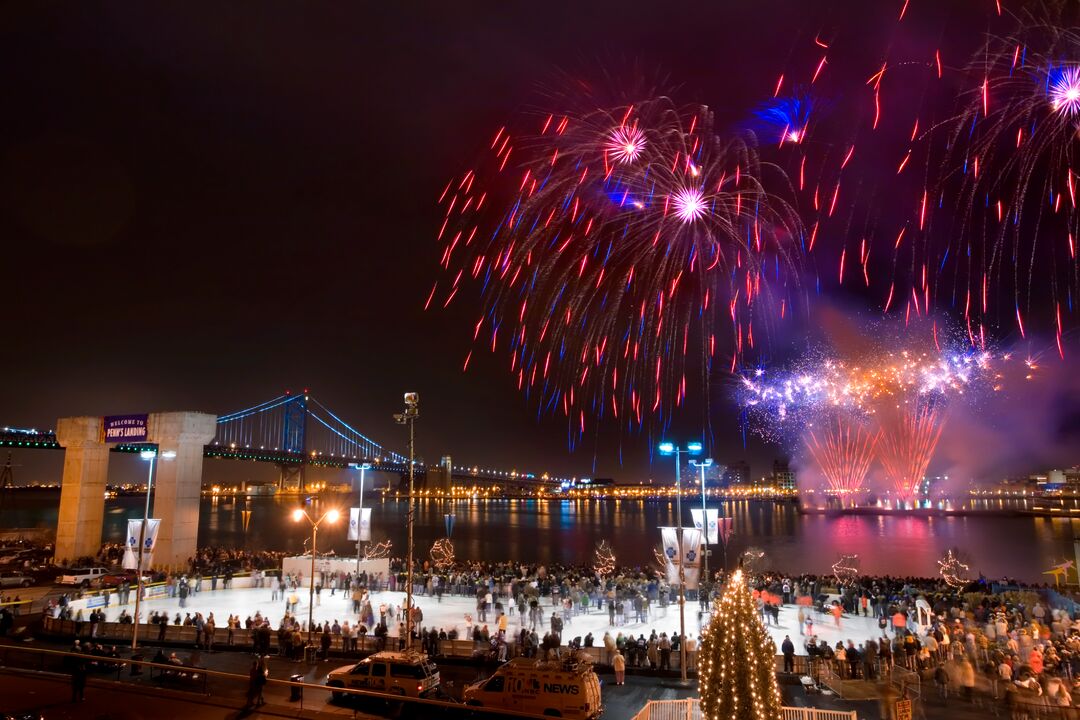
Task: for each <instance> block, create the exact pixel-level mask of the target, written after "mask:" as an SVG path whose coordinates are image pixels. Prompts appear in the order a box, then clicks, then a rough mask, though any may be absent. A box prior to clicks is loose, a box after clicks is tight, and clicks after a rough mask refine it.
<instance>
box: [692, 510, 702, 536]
mask: <svg viewBox="0 0 1080 720" xmlns="http://www.w3.org/2000/svg"><path fill="white" fill-rule="evenodd" d="M690 517H692V518H693V519H694V527H695V528H697V529H698V530H699V531H702V530H704V529H705V511H704V510H702V509H701V508H690Z"/></svg>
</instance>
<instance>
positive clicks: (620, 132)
mask: <svg viewBox="0 0 1080 720" xmlns="http://www.w3.org/2000/svg"><path fill="white" fill-rule="evenodd" d="M645 143H646V140H645V134H644V133H643V132H641V130H639V129H638V128H636V127H625V126H622V125H620V126H619V127H617V128H615V129H614V130H612V131H611V135H609V136H608V141H607V144H606V145H605V147H606V148H607V151H608V155H609V156H610V157H611V158H612V159H613V160H615V162H619V163H632V162H634V161H635V160H637V159H638V157H640V155H641V152H642V151H643V150H644V149H645Z"/></svg>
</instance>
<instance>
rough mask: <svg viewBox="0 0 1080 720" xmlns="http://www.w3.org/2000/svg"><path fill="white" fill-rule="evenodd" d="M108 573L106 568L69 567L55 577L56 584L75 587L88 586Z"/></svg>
mask: <svg viewBox="0 0 1080 720" xmlns="http://www.w3.org/2000/svg"><path fill="white" fill-rule="evenodd" d="M108 573H109V571H108V569H107V568H103V567H95V568H70V569H68V570H65V571H64V572H63V574H61V575H60V576H59V577H57V578H56V584H57V585H74V586H77V587H84V588H86V587H90V586H91V585H93V584H95V583H97V582H98V581H99V580H101V578H103V577H105V575H107V574H108Z"/></svg>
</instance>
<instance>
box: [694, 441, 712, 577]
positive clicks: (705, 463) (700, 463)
mask: <svg viewBox="0 0 1080 720" xmlns="http://www.w3.org/2000/svg"><path fill="white" fill-rule="evenodd" d="M690 464H691V465H693V466H694V467H696V468H699V469H700V470H701V521H702V522H703V523H705V533H704V534H703V535H702V536H701V538H702V539H701V544H702V545H704V546H705V580H706V582H708V580H709V578H711V577H712V576H711V575H709V518H708V516H707V515H706V514H705V468H707V467H712V464H713V459H712V458H705V459H704V460H691V461H690ZM698 592H701V591H700V590H699V591H698Z"/></svg>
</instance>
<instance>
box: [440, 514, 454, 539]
mask: <svg viewBox="0 0 1080 720" xmlns="http://www.w3.org/2000/svg"><path fill="white" fill-rule="evenodd" d="M443 523H444V524H445V525H446V537H450V536H451V535H453V534H454V514H453V513H446V514H445V515H443Z"/></svg>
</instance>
